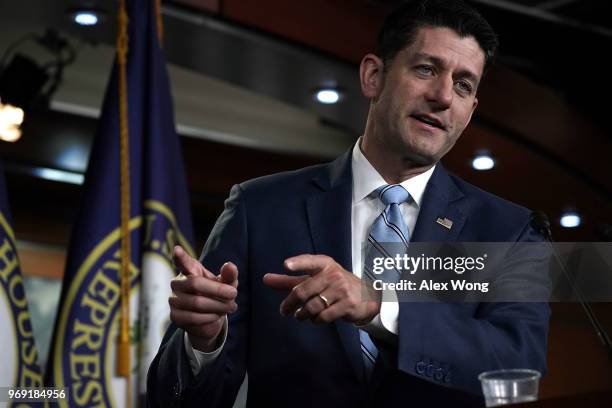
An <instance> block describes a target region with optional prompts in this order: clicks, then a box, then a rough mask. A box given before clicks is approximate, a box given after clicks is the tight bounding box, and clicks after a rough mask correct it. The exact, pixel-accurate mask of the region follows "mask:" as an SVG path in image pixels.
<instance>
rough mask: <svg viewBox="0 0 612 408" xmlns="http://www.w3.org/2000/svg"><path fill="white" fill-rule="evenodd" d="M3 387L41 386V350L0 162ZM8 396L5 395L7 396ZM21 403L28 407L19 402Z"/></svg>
mask: <svg viewBox="0 0 612 408" xmlns="http://www.w3.org/2000/svg"><path fill="white" fill-rule="evenodd" d="M0 351H1V352H2V359H1V360H2V364H0V387H10V388H13V389H17V388H23V387H41V386H42V375H41V370H40V367H39V365H38V351H37V349H36V344H35V341H34V335H33V333H32V324H31V322H30V312H29V311H28V302H27V299H26V295H25V291H24V287H23V277H22V275H21V269H20V267H19V258H18V257H17V250H16V248H15V234H14V233H13V228H12V223H11V214H10V211H9V206H8V200H7V196H6V186H5V185H4V171H3V169H2V166H1V165H0ZM4 397H6V394H5V395H4ZM19 406H29V405H28V404H27V403H20V404H19Z"/></svg>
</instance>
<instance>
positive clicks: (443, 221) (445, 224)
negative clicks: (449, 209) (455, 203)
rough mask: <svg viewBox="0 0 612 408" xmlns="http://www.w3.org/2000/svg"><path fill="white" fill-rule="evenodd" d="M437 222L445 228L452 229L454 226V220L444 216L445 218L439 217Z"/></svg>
mask: <svg viewBox="0 0 612 408" xmlns="http://www.w3.org/2000/svg"><path fill="white" fill-rule="evenodd" d="M436 222H437V223H438V224H440V225H441V226H443V227H444V228H447V229H451V228H452V227H453V221H452V220H449V219H448V218H446V217H444V218H441V217H438V219H437V220H436Z"/></svg>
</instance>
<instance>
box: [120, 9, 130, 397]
mask: <svg viewBox="0 0 612 408" xmlns="http://www.w3.org/2000/svg"><path fill="white" fill-rule="evenodd" d="M128 23H129V18H128V14H127V10H126V7H125V0H120V2H119V31H118V34H117V62H118V68H119V139H120V167H121V171H120V178H121V187H120V188H121V228H120V229H121V271H120V288H121V308H120V315H119V319H120V321H119V322H120V326H119V341H118V344H117V374H118V375H119V376H122V377H126V380H127V393H126V407H130V406H131V397H132V386H131V383H132V381H131V376H130V369H131V362H130V360H131V359H130V287H131V285H130V259H131V257H130V226H129V222H130V167H129V158H130V154H129V139H128V91H127V54H128Z"/></svg>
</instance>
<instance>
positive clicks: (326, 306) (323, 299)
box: [317, 293, 329, 309]
mask: <svg viewBox="0 0 612 408" xmlns="http://www.w3.org/2000/svg"><path fill="white" fill-rule="evenodd" d="M317 296H319V299H321V300H322V301H323V304H324V305H325V308H326V309H327V308H328V307H329V300H327V298H326V297H325V296H323V295H322V294H320V293H319V294H318V295H317Z"/></svg>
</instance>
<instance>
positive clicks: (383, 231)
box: [359, 184, 411, 379]
mask: <svg viewBox="0 0 612 408" xmlns="http://www.w3.org/2000/svg"><path fill="white" fill-rule="evenodd" d="M376 194H377V195H378V198H379V199H380V200H381V201H382V202H383V204H384V205H385V209H384V211H383V212H382V213H381V214H380V215H379V216H378V217H377V218H376V220H374V223H373V224H372V228H371V229H370V233H369V234H368V244H367V245H366V248H365V258H364V259H365V261H364V274H366V275H367V277H368V278H369V279H372V280H374V279H381V278H382V280H383V281H385V282H398V281H399V279H400V274H399V273H398V272H396V271H387V272H385V273H384V274H383V275H382V276H379V277H375V275H374V274H373V273H372V272H371V270H370V267H369V265H371V264H372V259H373V257H375V256H389V257H394V256H395V252H397V251H394V252H393V253H389V251H388V248H385V245H384V244H386V243H392V244H395V245H394V247H397V246H399V245H397V244H404V245H401V247H402V248H407V247H408V242H409V241H410V232H409V230H408V226H407V225H406V223H405V222H404V218H403V217H402V213H401V212H400V209H399V205H400V204H401V203H404V202H406V201H408V200H409V199H410V198H411V197H410V193H408V191H406V189H405V188H404V187H402V186H401V185H399V184H391V185H386V186H382V187H380V188H378V189H377V190H376ZM359 339H360V341H361V354H362V355H363V362H364V369H365V374H366V378H367V379H369V378H370V377H371V375H372V371H373V370H374V365H375V363H376V358H377V357H378V349H377V348H376V346H375V345H374V343H373V342H372V340H371V339H370V336H369V335H368V333H366V332H365V331H363V330H359Z"/></svg>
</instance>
